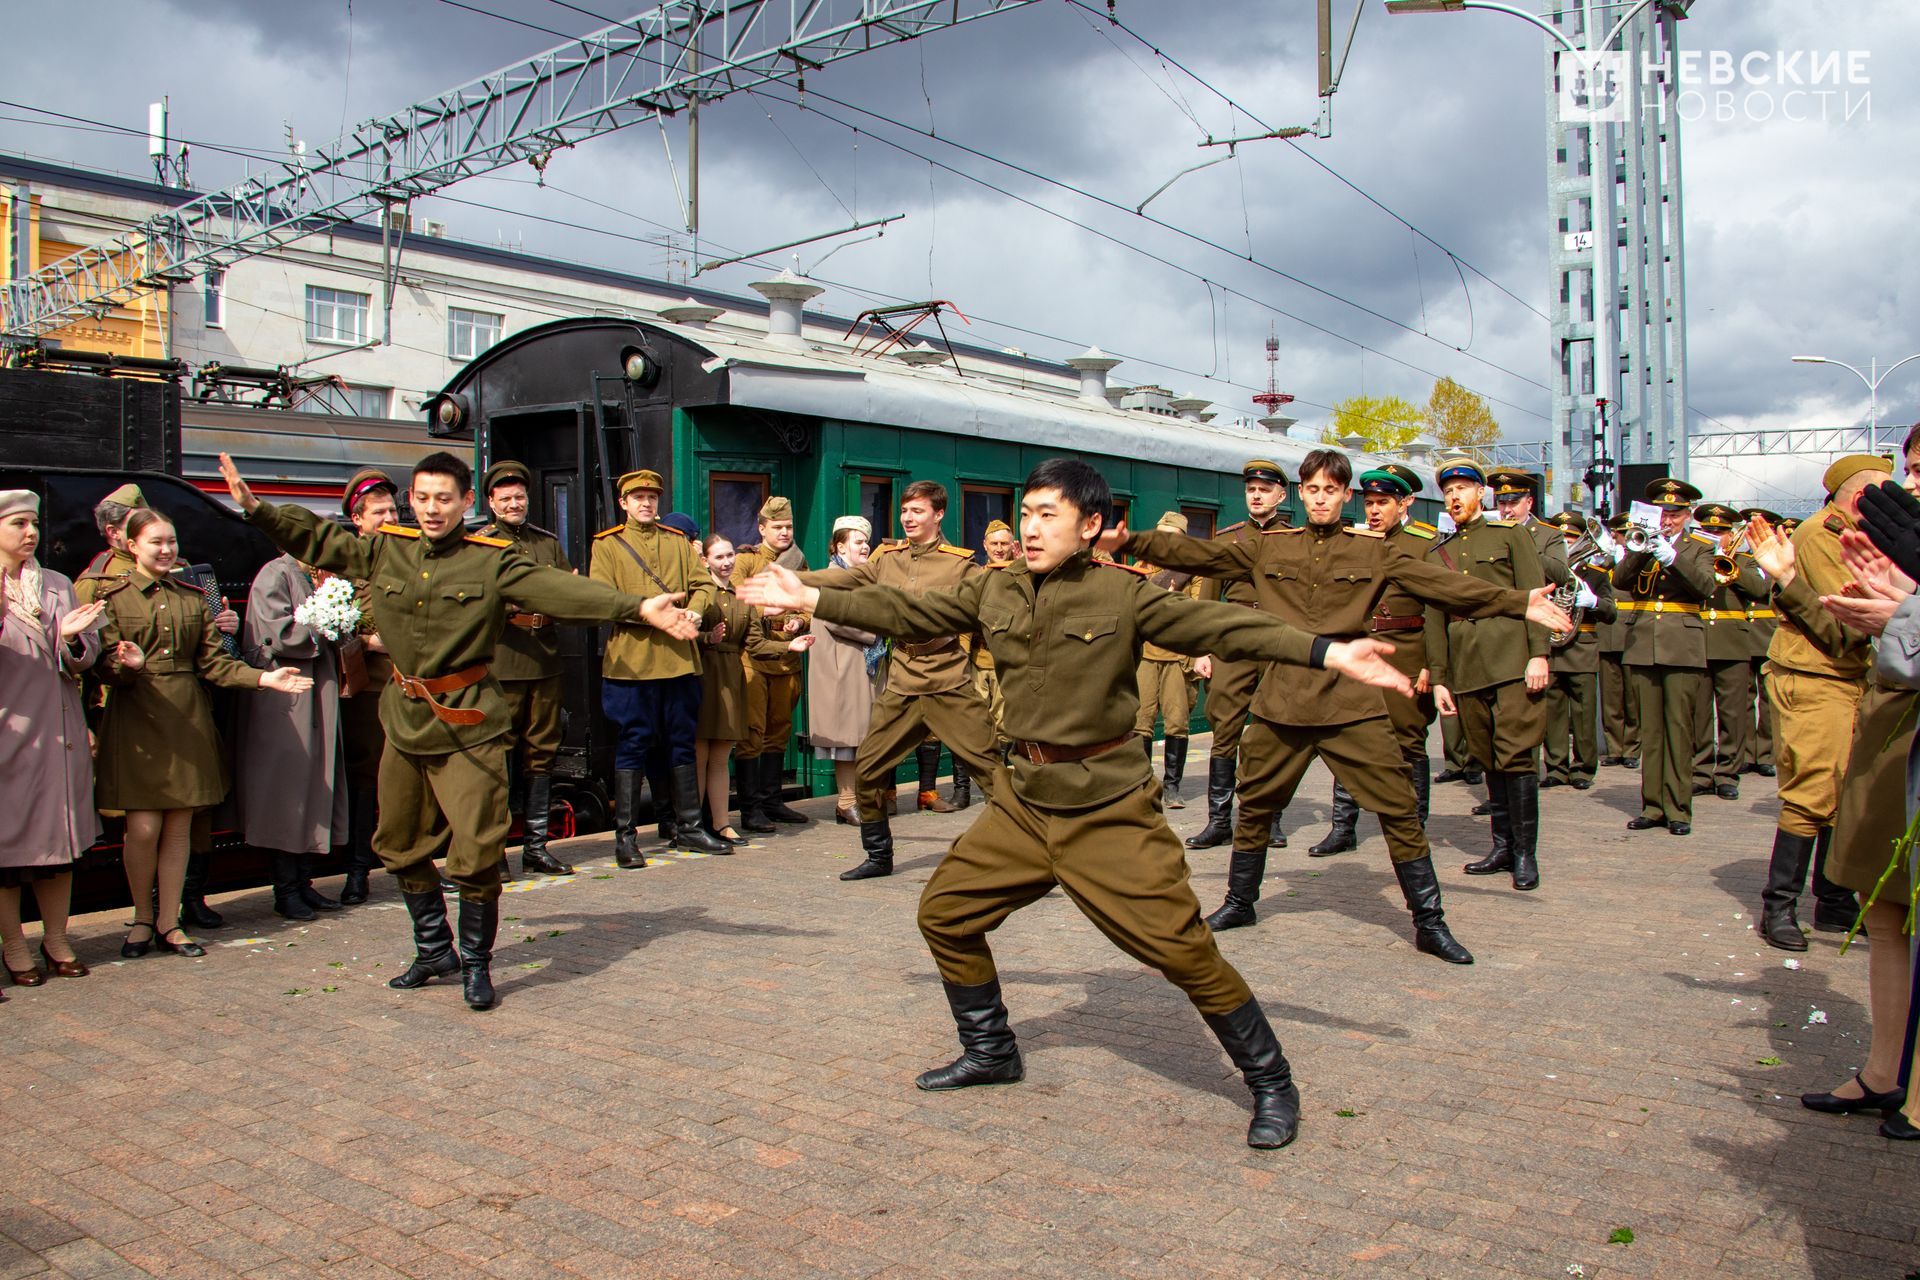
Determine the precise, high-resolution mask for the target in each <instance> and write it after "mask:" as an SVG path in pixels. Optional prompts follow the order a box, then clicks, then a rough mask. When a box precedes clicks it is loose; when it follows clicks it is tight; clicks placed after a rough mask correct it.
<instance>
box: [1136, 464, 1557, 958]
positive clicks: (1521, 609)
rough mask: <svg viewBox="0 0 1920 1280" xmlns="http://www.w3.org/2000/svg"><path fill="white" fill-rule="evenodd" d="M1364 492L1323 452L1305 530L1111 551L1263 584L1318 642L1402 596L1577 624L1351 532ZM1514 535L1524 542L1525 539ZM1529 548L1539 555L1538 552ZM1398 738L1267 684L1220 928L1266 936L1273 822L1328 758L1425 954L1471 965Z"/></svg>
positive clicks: (1281, 684)
mask: <svg viewBox="0 0 1920 1280" xmlns="http://www.w3.org/2000/svg"><path fill="white" fill-rule="evenodd" d="M1352 486H1353V470H1352V463H1350V462H1349V461H1348V460H1347V457H1346V455H1345V454H1343V453H1340V452H1338V451H1336V450H1332V449H1316V450H1314V451H1313V452H1312V453H1309V454H1308V455H1307V456H1306V458H1305V459H1303V460H1302V462H1301V464H1300V500H1301V503H1302V505H1303V506H1304V507H1305V508H1306V513H1307V525H1306V527H1305V528H1301V529H1272V530H1269V531H1268V532H1266V533H1264V534H1262V535H1261V537H1260V540H1259V541H1258V542H1257V543H1252V544H1248V543H1242V542H1239V541H1235V540H1231V539H1225V538H1221V537H1218V536H1216V537H1214V538H1212V539H1209V540H1207V541H1204V542H1203V541H1199V540H1197V539H1194V538H1187V537H1183V536H1181V535H1179V534H1174V533H1136V534H1132V535H1128V534H1127V531H1126V529H1125V528H1124V527H1122V528H1120V529H1118V530H1116V531H1114V532H1113V533H1112V534H1102V535H1101V539H1100V545H1102V546H1106V547H1109V548H1110V549H1114V550H1119V551H1124V552H1127V553H1129V554H1132V555H1137V556H1144V557H1145V558H1147V559H1149V560H1152V561H1153V562H1154V563H1155V564H1163V565H1170V566H1173V567H1177V568H1182V569H1190V570H1192V571H1193V572H1195V573H1204V574H1206V575H1208V576H1209V577H1214V578H1218V579H1220V580H1221V581H1222V582H1228V581H1247V582H1252V583H1254V584H1255V585H1256V586H1257V588H1258V589H1259V592H1260V608H1261V609H1263V610H1264V611H1266V612H1268V613H1271V614H1273V615H1275V616H1276V617H1278V618H1280V619H1281V620H1282V621H1284V622H1287V623H1289V624H1291V625H1293V626H1297V627H1300V628H1301V629H1302V630H1307V631H1311V632H1313V633H1314V634H1316V635H1320V636H1330V637H1342V636H1363V635H1366V634H1368V632H1369V629H1370V627H1371V626H1372V620H1373V619H1374V618H1375V617H1378V616H1379V610H1380V602H1381V600H1382V599H1383V598H1384V597H1385V595H1386V593H1387V592H1388V591H1389V590H1392V589H1393V588H1395V587H1398V588H1400V589H1402V590H1403V591H1405V592H1406V593H1407V594H1409V595H1412V596H1414V597H1416V598H1417V599H1419V600H1420V601H1421V602H1422V603H1423V604H1426V603H1432V604H1438V605H1441V606H1443V607H1445V608H1448V609H1451V610H1456V611H1458V612H1460V613H1463V614H1467V615H1470V616H1471V615H1487V616H1491V615H1494V614H1503V615H1506V616H1510V617H1516V618H1519V617H1533V618H1535V620H1537V621H1539V622H1542V623H1543V624H1549V625H1554V626H1565V625H1569V624H1568V622H1567V618H1566V615H1565V614H1563V613H1561V612H1560V611H1559V610H1558V609H1556V608H1554V607H1553V605H1552V604H1551V602H1549V601H1548V599H1547V595H1548V588H1546V587H1544V586H1543V587H1541V588H1540V590H1539V591H1538V593H1537V598H1533V597H1529V595H1528V594H1527V593H1526V592H1524V591H1519V590H1502V589H1501V588H1498V587H1494V586H1492V585H1490V584H1488V583H1485V582H1482V581H1480V580H1479V579H1477V578H1473V577H1469V576H1468V575H1466V574H1461V573H1449V572H1447V571H1446V570H1445V569H1442V568H1440V567H1439V566H1437V565H1434V564H1430V563H1428V562H1427V561H1425V560H1421V559H1418V558H1416V557H1414V556H1413V555H1411V554H1409V553H1408V551H1407V550H1406V548H1405V547H1404V546H1403V545H1401V543H1400V542H1399V541H1398V540H1396V541H1394V542H1389V541H1388V540H1387V538H1386V536H1385V535H1384V534H1381V533H1378V532H1375V531H1374V530H1372V529H1359V528H1354V527H1352V526H1350V525H1347V524H1344V523H1343V522H1342V520H1341V513H1342V511H1343V510H1344V509H1345V507H1346V504H1347V500H1348V499H1349V498H1350V497H1351V496H1352V493H1353V487H1352ZM1514 536H1515V537H1519V536H1521V535H1519V534H1518V532H1517V531H1516V532H1515V533H1514ZM1528 547H1529V551H1528V554H1532V552H1531V544H1528ZM1428 661H1429V663H1431V661H1432V653H1431V651H1429V653H1428ZM1409 687H1411V686H1409ZM1391 725H1392V722H1391V721H1390V720H1389V719H1388V718H1387V707H1386V703H1385V702H1384V701H1383V700H1382V698H1381V696H1380V695H1379V694H1377V693H1375V692H1373V691H1372V690H1370V689H1362V688H1359V687H1357V686H1353V685H1347V684H1340V683H1338V682H1334V681H1329V680H1327V679H1325V678H1323V677H1319V676H1315V675H1313V674H1312V673H1311V672H1308V671H1303V670H1301V669H1299V668H1295V667H1275V668H1273V669H1272V670H1270V671H1268V672H1267V674H1266V675H1265V676H1264V677H1263V678H1262V679H1261V681H1260V687H1259V689H1258V690H1257V691H1256V692H1255V694H1254V702H1253V720H1252V723H1250V724H1249V725H1248V726H1247V732H1246V736H1245V737H1244V738H1243V739H1242V740H1241V753H1242V756H1243V760H1242V772H1241V777H1240V825H1239V827H1238V828H1237V829H1236V830H1235V832H1234V840H1233V845H1234V849H1233V858H1232V861H1231V862H1230V864H1229V866H1228V871H1227V898H1226V901H1225V902H1224V903H1222V904H1221V906H1220V908H1219V909H1218V910H1217V911H1215V912H1214V913H1213V914H1212V915H1211V916H1209V917H1207V924H1208V925H1209V926H1210V927H1211V928H1213V929H1215V930H1220V929H1235V928H1240V927H1243V926H1246V925H1250V924H1252V923H1254V921H1255V919H1256V918H1257V917H1256V916H1255V914H1254V910H1253V904H1254V903H1255V902H1256V901H1257V900H1258V899H1259V896H1260V881H1261V878H1262V876H1263V875H1264V874H1265V871H1266V863H1267V848H1266V846H1267V836H1268V833H1269V831H1270V830H1271V829H1272V815H1273V814H1274V813H1276V812H1278V811H1279V810H1280V809H1281V808H1283V807H1284V806H1285V805H1286V803H1287V801H1289V800H1291V799H1292V798H1293V793H1294V790H1295V789H1296V788H1297V787H1298V786H1299V785H1300V779H1301V778H1302V777H1303V776H1305V774H1306V771H1307V768H1308V767H1309V766H1310V765H1311V764H1312V763H1313V761H1314V759H1315V758H1316V757H1318V758H1320V759H1322V760H1324V761H1325V762H1326V764H1327V767H1328V768H1330V769H1332V770H1333V774H1334V776H1335V777H1336V778H1338V779H1339V780H1340V782H1341V783H1342V784H1343V785H1344V786H1345V787H1346V788H1347V790H1348V791H1349V792H1350V793H1351V794H1352V795H1353V798H1354V799H1355V800H1357V801H1358V802H1359V803H1360V807H1361V808H1363V809H1366V810H1368V811H1369V812H1372V813H1374V814H1376V815H1378V816H1379V819H1380V830H1381V832H1382V833H1383V834H1384V835H1385V836H1386V840H1387V852H1388V854H1389V855H1390V856H1391V858H1392V860H1393V870H1394V876H1395V878H1396V879H1397V880H1398V881H1399V882H1400V891H1401V894H1402V896H1403V897H1404V898H1405V899H1406V903H1407V909H1408V911H1409V913H1410V914H1411V915H1412V917H1413V923H1414V945H1415V947H1416V948H1418V949H1419V950H1421V951H1424V952H1426V953H1427V954H1429V955H1434V956H1438V957H1439V958H1440V959H1442V960H1445V961H1447V962H1448V963H1450V964H1470V963H1472V961H1473V956H1472V955H1471V954H1470V953H1469V952H1468V951H1467V949H1466V948H1465V947H1463V946H1461V945H1460V944H1459V942H1457V941H1456V940H1455V939H1454V937H1453V934H1452V933H1451V932H1449V931H1448V929H1447V925H1446V918H1445V914H1444V912H1443V910H1442V908H1441V902H1440V881H1439V878H1438V877H1437V876H1436V875H1435V874H1434V870H1433V858H1432V856H1431V850H1430V848H1429V846H1428V844H1427V835H1426V831H1425V830H1424V829H1423V828H1422V826H1421V825H1420V818H1419V812H1418V802H1417V801H1416V799H1415V798H1414V792H1413V783H1412V780H1411V778H1410V776H1409V773H1408V769H1407V763H1406V761H1405V760H1404V759H1403V758H1402V756H1401V754H1400V749H1399V746H1398V745H1397V743H1396V742H1395V739H1394V735H1393V730H1392V727H1391Z"/></svg>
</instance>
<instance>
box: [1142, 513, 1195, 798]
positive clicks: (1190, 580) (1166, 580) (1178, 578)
mask: <svg viewBox="0 0 1920 1280" xmlns="http://www.w3.org/2000/svg"><path fill="white" fill-rule="evenodd" d="M1154 528H1156V529H1159V530H1161V531H1163V532H1165V533H1185V532H1186V531H1187V518H1186V516H1184V515H1182V514H1181V513H1180V512H1178V511H1169V512H1167V513H1166V514H1165V515H1163V516H1161V517H1160V522H1159V523H1158V524H1156V525H1154ZM1135 567H1136V568H1138V569H1139V570H1141V572H1143V573H1145V574H1146V575H1147V580H1148V581H1149V582H1151V583H1153V585H1154V586H1156V587H1159V588H1160V589H1161V590H1162V591H1175V592H1178V593H1180V594H1181V595H1184V596H1191V597H1193V598H1194V599H1196V600H1198V599H1199V598H1200V582H1201V580H1200V579H1199V578H1196V577H1194V576H1193V575H1192V574H1190V573H1182V572H1180V571H1179V570H1178V569H1158V568H1155V567H1154V566H1153V565H1149V564H1143V565H1137V566H1135ZM1192 669H1193V659H1192V658H1189V657H1187V655H1185V654H1184V653H1175V652H1174V651H1173V650H1171V649H1167V648H1162V647H1161V646H1160V645H1157V644H1154V643H1152V642H1151V641H1149V642H1148V643H1147V644H1146V645H1145V646H1143V647H1142V648H1141V650H1140V668H1139V670H1138V671H1136V672H1135V673H1134V683H1135V684H1136V685H1137V686H1138V687H1139V690H1140V716H1139V718H1138V719H1136V720H1135V721H1134V722H1133V731H1134V732H1135V733H1137V734H1139V735H1140V736H1141V737H1142V738H1144V739H1146V743H1147V762H1148V765H1149V767H1151V765H1152V762H1153V724H1154V721H1155V720H1163V721H1165V722H1166V746H1165V747H1163V748H1162V749H1161V754H1162V756H1164V757H1165V766H1166V768H1165V774H1164V776H1163V778H1162V780H1161V788H1160V790H1161V797H1162V800H1163V802H1164V803H1165V804H1166V806H1167V808H1169V809H1184V808H1186V807H1187V804H1186V801H1184V800H1182V799H1181V798H1180V782H1181V780H1182V779H1183V778H1184V777H1185V776H1186V771H1187V734H1188V732H1189V730H1188V722H1190V721H1191V720H1192V719H1193V686H1192V685H1191V684H1190V683H1188V673H1189V672H1190V671H1191V670H1192Z"/></svg>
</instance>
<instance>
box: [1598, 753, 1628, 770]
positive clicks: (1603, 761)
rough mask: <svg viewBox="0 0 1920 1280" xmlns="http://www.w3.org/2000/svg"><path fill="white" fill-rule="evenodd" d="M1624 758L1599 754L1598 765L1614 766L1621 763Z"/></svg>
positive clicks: (1603, 767)
mask: <svg viewBox="0 0 1920 1280" xmlns="http://www.w3.org/2000/svg"><path fill="white" fill-rule="evenodd" d="M1625 760H1626V757H1625V756H1601V757H1600V767H1601V768H1602V769H1611V768H1615V767H1617V766H1619V765H1620V764H1621V763H1623V762H1624V761H1625Z"/></svg>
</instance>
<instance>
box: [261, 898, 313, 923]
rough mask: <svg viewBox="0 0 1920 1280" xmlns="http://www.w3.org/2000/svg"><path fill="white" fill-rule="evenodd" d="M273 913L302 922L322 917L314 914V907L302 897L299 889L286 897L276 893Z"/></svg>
mask: <svg viewBox="0 0 1920 1280" xmlns="http://www.w3.org/2000/svg"><path fill="white" fill-rule="evenodd" d="M273 914H275V915H277V916H281V917H283V918H285V919H288V920H296V921H299V922H300V923H302V924H305V923H306V922H307V921H309V920H318V919H319V918H320V917H319V916H317V915H315V914H314V912H313V908H312V907H310V906H308V905H307V900H306V899H305V898H303V897H301V896H300V893H299V892H298V891H297V890H296V891H295V892H293V893H291V894H288V895H286V896H284V897H282V896H281V895H279V894H277V893H276V894H275V895H274V898H273Z"/></svg>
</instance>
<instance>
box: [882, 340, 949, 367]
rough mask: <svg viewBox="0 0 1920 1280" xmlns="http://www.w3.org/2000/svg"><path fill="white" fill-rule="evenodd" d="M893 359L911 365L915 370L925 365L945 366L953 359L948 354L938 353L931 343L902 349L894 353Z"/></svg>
mask: <svg viewBox="0 0 1920 1280" xmlns="http://www.w3.org/2000/svg"><path fill="white" fill-rule="evenodd" d="M893 358H894V359H895V360H898V361H899V362H900V363H901V364H910V365H913V366H914V367H915V368H918V367H919V366H921V365H923V364H945V363H946V362H947V361H948V360H949V359H951V357H950V356H948V355H947V353H946V352H944V351H936V350H934V348H933V346H932V345H931V344H930V343H925V342H923V343H921V344H920V345H919V346H912V347H902V348H900V349H899V350H898V351H896V352H894V353H893Z"/></svg>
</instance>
